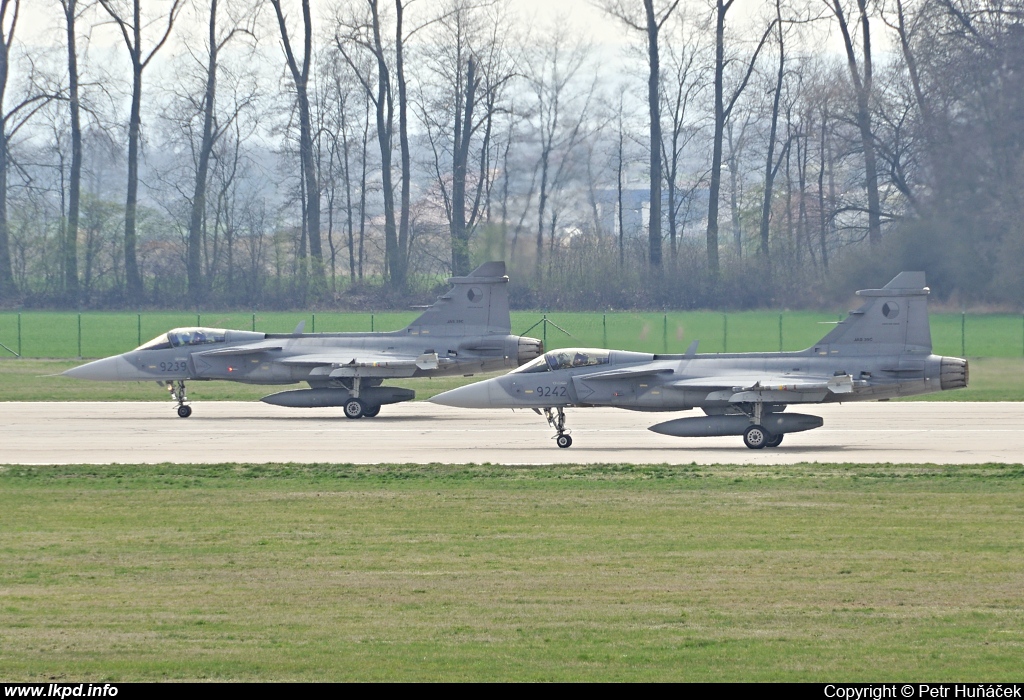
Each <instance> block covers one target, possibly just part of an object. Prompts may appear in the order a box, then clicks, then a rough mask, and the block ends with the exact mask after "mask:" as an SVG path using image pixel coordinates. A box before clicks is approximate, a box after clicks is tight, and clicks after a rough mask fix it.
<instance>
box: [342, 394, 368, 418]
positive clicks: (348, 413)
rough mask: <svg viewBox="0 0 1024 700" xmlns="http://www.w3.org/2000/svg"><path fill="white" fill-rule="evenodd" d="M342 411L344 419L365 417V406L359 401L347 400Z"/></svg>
mask: <svg viewBox="0 0 1024 700" xmlns="http://www.w3.org/2000/svg"><path fill="white" fill-rule="evenodd" d="M344 411H345V417H346V418H353V419H355V418H362V417H363V416H364V415H366V405H365V404H364V403H363V402H362V401H360V400H359V399H349V400H348V401H346V402H345V408H344Z"/></svg>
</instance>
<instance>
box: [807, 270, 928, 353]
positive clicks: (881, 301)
mask: <svg viewBox="0 0 1024 700" xmlns="http://www.w3.org/2000/svg"><path fill="white" fill-rule="evenodd" d="M929 291H930V290H929V289H928V287H927V286H925V278H924V273H923V272H901V273H900V274H898V275H896V277H894V278H893V279H892V281H890V282H889V284H887V285H885V286H884V287H882V288H881V289H862V290H861V291H859V292H857V295H858V296H861V297H864V298H865V301H864V303H863V304H862V305H861V306H860V308H859V309H856V310H854V311H851V312H850V315H849V316H847V317H846V318H845V319H844V320H843V321H842V322H841V323H839V325H837V326H836V327H835V328H834V329H832V331H831V332H830V333H829V334H828V335H826V336H825V337H824V338H822V339H821V340H820V341H818V343H817V344H816V345H815V349H816V350H818V352H819V353H822V350H824V352H826V353H830V352H835V351H836V350H837V349H840V348H842V350H843V352H844V353H847V352H850V351H853V352H854V353H856V354H865V355H876V354H905V353H906V354H915V355H917V354H921V355H928V354H930V353H931V351H932V334H931V329H930V327H929V324H928V294H929Z"/></svg>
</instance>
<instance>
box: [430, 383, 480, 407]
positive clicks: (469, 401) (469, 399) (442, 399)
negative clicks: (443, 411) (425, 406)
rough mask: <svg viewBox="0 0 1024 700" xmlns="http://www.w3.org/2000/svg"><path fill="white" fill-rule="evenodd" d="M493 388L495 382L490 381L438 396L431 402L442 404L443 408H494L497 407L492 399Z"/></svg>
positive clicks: (462, 387) (461, 387)
mask: <svg viewBox="0 0 1024 700" xmlns="http://www.w3.org/2000/svg"><path fill="white" fill-rule="evenodd" d="M493 387H494V380H493V379H488V380H486V381H482V382H477V383H476V384H470V385H468V386H460V387H459V388H458V389H452V390H451V391H446V392H444V393H443V394H438V395H437V396H435V397H434V398H432V399H430V402H431V403H437V404H441V405H442V406H455V407H456V408H494V407H495V406H494V403H493V401H492V398H491V389H492V388H493Z"/></svg>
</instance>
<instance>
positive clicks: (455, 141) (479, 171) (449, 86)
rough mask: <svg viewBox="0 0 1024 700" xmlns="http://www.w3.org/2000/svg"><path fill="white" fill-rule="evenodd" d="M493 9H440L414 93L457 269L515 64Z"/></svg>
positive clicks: (460, 5) (479, 204)
mask: <svg viewBox="0 0 1024 700" xmlns="http://www.w3.org/2000/svg"><path fill="white" fill-rule="evenodd" d="M491 9H492V5H491V4H490V3H487V4H480V3H479V2H471V1H470V0H453V1H452V2H450V3H449V4H447V5H445V6H444V7H443V8H442V10H441V12H442V14H441V15H440V16H439V17H438V18H437V19H436V21H434V22H433V27H432V29H433V31H432V33H431V39H430V41H429V42H428V43H427V45H426V48H425V50H424V51H423V61H422V64H423V65H424V66H425V68H426V70H424V71H422V72H421V80H420V90H419V95H418V99H417V100H416V103H417V105H418V107H419V117H420V122H421V123H422V124H423V126H424V127H425V129H426V135H427V141H428V143H429V145H430V148H431V152H432V156H433V158H432V160H431V163H430V165H429V167H430V170H431V172H432V174H433V176H434V180H435V182H436V186H437V188H438V190H439V192H440V195H441V199H442V204H443V208H444V213H445V217H446V218H447V220H448V225H449V232H450V239H451V250H452V255H451V260H452V273H453V274H456V275H465V274H468V273H469V271H470V267H471V265H470V255H469V242H470V239H471V237H472V234H473V231H474V229H475V228H476V225H477V223H478V222H479V221H480V219H481V216H483V215H486V211H485V210H486V208H487V203H488V200H489V190H490V187H491V182H492V173H491V168H490V167H489V164H490V161H491V158H492V157H493V153H492V151H493V148H492V136H493V133H494V118H495V115H496V114H497V112H498V111H499V110H500V109H502V105H501V103H502V101H503V99H504V91H505V87H506V86H507V85H508V83H509V81H510V80H511V79H512V77H513V75H514V71H515V66H514V63H513V61H512V60H511V58H510V56H509V54H508V51H507V50H506V48H505V45H504V41H503V38H502V32H507V24H506V21H507V17H505V16H504V15H503V14H502V13H500V12H495V13H491V14H487V11H488V10H491ZM471 161H472V167H471Z"/></svg>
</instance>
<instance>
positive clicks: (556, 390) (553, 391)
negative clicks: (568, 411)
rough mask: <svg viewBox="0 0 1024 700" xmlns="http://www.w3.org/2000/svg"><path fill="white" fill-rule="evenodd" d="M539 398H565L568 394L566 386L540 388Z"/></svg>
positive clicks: (538, 390) (538, 391) (538, 388)
mask: <svg viewBox="0 0 1024 700" xmlns="http://www.w3.org/2000/svg"><path fill="white" fill-rule="evenodd" d="M537 396H543V397H545V398H546V397H548V396H555V397H559V396H560V397H565V396H567V394H566V393H565V387H564V386H539V387H537Z"/></svg>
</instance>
